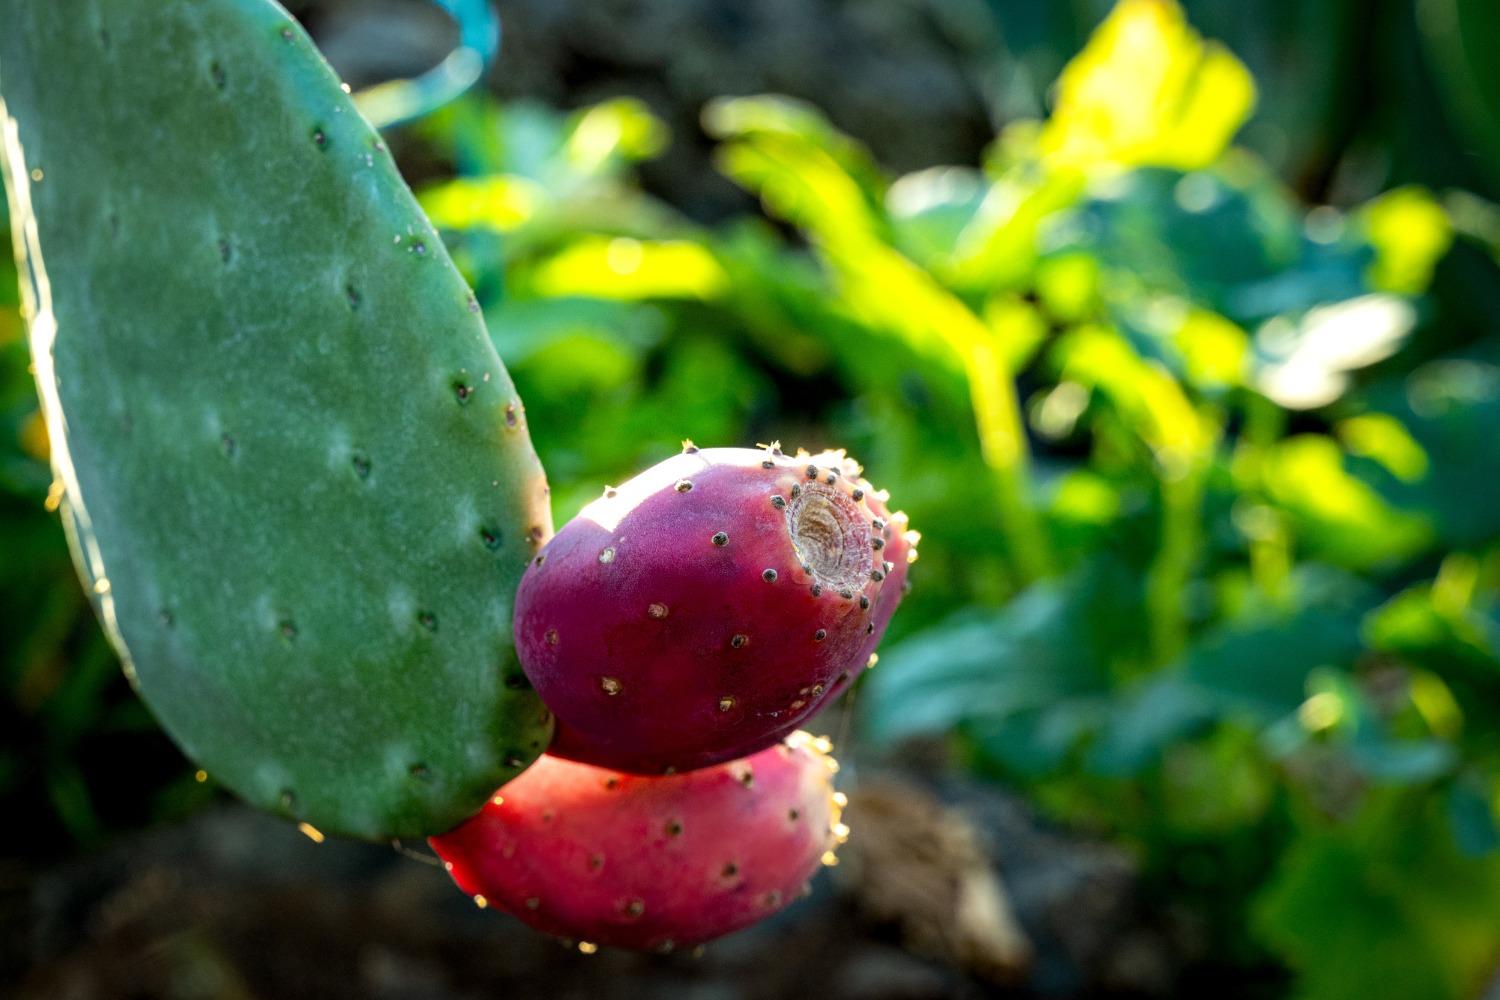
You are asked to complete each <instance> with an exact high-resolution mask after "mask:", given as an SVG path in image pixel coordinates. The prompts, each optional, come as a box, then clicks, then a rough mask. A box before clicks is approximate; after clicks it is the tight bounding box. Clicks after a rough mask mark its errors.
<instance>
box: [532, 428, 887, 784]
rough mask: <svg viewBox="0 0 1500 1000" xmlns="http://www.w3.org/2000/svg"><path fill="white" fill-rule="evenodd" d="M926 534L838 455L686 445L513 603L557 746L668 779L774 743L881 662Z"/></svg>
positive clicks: (558, 544) (607, 508)
mask: <svg viewBox="0 0 1500 1000" xmlns="http://www.w3.org/2000/svg"><path fill="white" fill-rule="evenodd" d="M915 540H916V533H915V532H908V531H907V530H906V516H905V515H904V514H901V513H896V514H891V513H890V511H889V510H888V509H887V508H886V495H885V494H884V493H883V492H881V491H878V490H875V489H874V488H872V487H871V486H870V484H869V483H867V482H865V481H864V480H863V479H862V478H860V468H859V466H858V465H857V464H855V463H854V462H853V461H851V460H850V459H848V458H847V457H845V455H844V453H843V452H825V453H823V454H820V455H815V456H808V455H806V454H805V453H804V454H800V455H798V456H796V457H791V456H787V455H784V454H782V453H781V450H780V448H779V447H778V446H774V445H773V446H771V447H768V448H765V449H759V450H757V449H749V448H716V449H704V450H699V449H697V448H694V447H692V445H691V444H688V445H687V446H686V447H685V448H684V451H683V453H682V454H680V455H676V456H674V457H672V458H670V459H668V460H667V461H664V462H662V463H660V464H658V465H656V466H653V467H652V468H650V469H648V470H646V471H645V472H643V473H641V474H640V475H638V476H636V477H635V478H634V479H632V480H630V481H629V482H627V483H625V484H624V485H622V486H620V487H618V488H617V489H616V488H611V489H607V490H605V493H604V496H603V497H602V498H600V499H599V500H596V501H594V502H593V503H591V504H589V505H588V506H587V507H585V508H584V509H583V510H582V511H581V512H580V513H579V515H578V516H577V517H575V518H574V519H573V520H572V521H570V522H569V523H568V524H567V525H565V526H564V527H563V528H562V530H561V531H559V532H558V533H557V535H556V536H555V537H554V538H553V539H552V541H551V542H550V543H548V545H547V546H546V548H544V549H543V550H542V551H541V552H540V553H539V554H538V555H537V557H536V558H535V559H533V560H532V562H531V565H530V566H529V567H528V568H527V570H526V573H525V575H524V576H523V577H522V579H521V585H520V589H519V590H518V592H517V595H516V615H515V640H516V651H517V653H518V654H519V655H520V658H521V665H522V668H523V669H524V670H525V671H526V674H527V676H528V677H529V678H530V679H531V682H532V684H533V685H534V686H535V687H536V690H537V693H538V694H540V695H541V697H542V700H543V701H544V702H545V703H546V704H547V706H548V707H549V708H550V709H551V710H552V712H553V713H554V715H555V716H556V717H557V735H556V737H555V738H554V740H553V743H552V746H551V747H550V748H549V752H550V753H553V754H556V755H558V756H562V757H568V758H571V759H574V760H579V761H584V762H586V763H592V764H598V765H601V766H604V767H613V768H618V769H620V770H625V771H633V772H636V773H640V774H661V773H667V772H668V771H671V770H677V771H687V770H691V769H693V768H696V767H704V766H707V765H710V764H714V763H718V762H720V761H725V760H732V759H734V758H737V757H742V756H744V755H746V754H749V753H754V752H755V751H757V750H760V749H762V748H764V747H766V746H769V745H770V744H772V743H774V742H775V741H776V740H777V739H779V738H781V737H782V736H784V735H786V734H787V733H789V732H791V731H792V730H793V729H795V728H796V727H797V726H798V725H799V724H801V723H802V722H803V721H804V720H806V719H807V718H808V717H809V716H810V715H812V714H813V713H814V712H816V711H817V710H818V709H819V708H820V707H821V706H822V705H823V704H824V703H825V702H827V701H828V700H829V699H831V698H832V697H834V696H835V695H837V694H838V693H840V692H841V691H843V690H844V689H845V688H847V687H848V686H849V684H851V683H852V682H853V680H854V679H855V677H857V676H858V674H859V672H860V671H861V670H862V669H864V668H865V666H866V664H867V663H868V662H869V661H870V659H871V654H872V653H873V652H874V649H875V646H876V644H877V643H878V642H879V641H880V637H881V635H882V633H883V632H884V631H885V627H886V625H887V623H888V622H889V621H890V618H891V615H892V613H893V612H894V611H895V609H896V605H897V604H898V603H899V602H900V600H901V595H902V589H903V586H904V584H905V581H906V569H907V562H908V554H909V552H910V546H911V545H912V544H914V542H915Z"/></svg>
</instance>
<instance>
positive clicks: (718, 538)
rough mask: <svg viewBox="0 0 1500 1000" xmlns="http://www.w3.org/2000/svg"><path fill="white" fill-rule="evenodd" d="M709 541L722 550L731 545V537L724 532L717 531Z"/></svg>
mask: <svg viewBox="0 0 1500 1000" xmlns="http://www.w3.org/2000/svg"><path fill="white" fill-rule="evenodd" d="M709 541H711V542H713V543H714V544H715V545H717V546H719V547H720V548H722V547H723V546H725V545H728V544H729V535H728V534H727V533H726V532H723V531H715V532H714V536H713V537H712V538H710V539H709Z"/></svg>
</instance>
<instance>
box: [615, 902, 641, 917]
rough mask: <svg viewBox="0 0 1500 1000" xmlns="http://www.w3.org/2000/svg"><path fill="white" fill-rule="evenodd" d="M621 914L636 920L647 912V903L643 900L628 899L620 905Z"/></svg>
mask: <svg viewBox="0 0 1500 1000" xmlns="http://www.w3.org/2000/svg"><path fill="white" fill-rule="evenodd" d="M620 912H621V913H623V914H625V916H627V917H629V918H630V919H632V920H634V919H636V918H638V917H640V916H641V914H643V913H645V912H646V901H645V900H643V899H627V900H623V901H622V902H621V904H620Z"/></svg>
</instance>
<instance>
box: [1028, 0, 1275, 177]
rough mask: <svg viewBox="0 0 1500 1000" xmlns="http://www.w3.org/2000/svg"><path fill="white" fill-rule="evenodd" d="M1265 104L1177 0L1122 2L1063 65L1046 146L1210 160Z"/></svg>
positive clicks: (1184, 162)
mask: <svg viewBox="0 0 1500 1000" xmlns="http://www.w3.org/2000/svg"><path fill="white" fill-rule="evenodd" d="M1254 105H1255V83H1254V81H1253V80H1252V79H1251V78H1250V73H1249V71H1248V70H1246V69H1245V67H1244V65H1243V64H1241V63H1240V61H1239V60H1238V59H1236V58H1235V57H1234V56H1233V55H1232V54H1231V53H1230V52H1229V51H1228V50H1227V49H1225V48H1224V47H1223V46H1221V45H1219V44H1218V43H1216V42H1204V41H1203V40H1202V38H1200V37H1199V35H1198V33H1197V32H1195V31H1194V30H1193V29H1192V28H1191V27H1190V26H1189V25H1188V23H1187V21H1186V19H1185V18H1184V17H1183V14H1182V10H1181V8H1179V7H1178V6H1177V4H1176V3H1175V2H1173V0H1120V2H1119V3H1117V4H1116V5H1115V8H1114V10H1113V11H1112V12H1111V13H1110V15H1109V16H1108V17H1107V18H1105V20H1104V22H1103V23H1102V24H1100V25H1099V27H1098V28H1097V29H1096V30H1095V32H1094V34H1093V36H1092V37H1091V38H1090V39H1089V43H1088V45H1087V46H1086V47H1085V48H1084V50H1083V51H1082V52H1081V53H1079V54H1078V55H1077V56H1076V57H1074V59H1073V61H1072V62H1070V63H1069V64H1068V65H1067V67H1066V68H1065V69H1064V70H1063V73H1062V76H1061V77H1060V78H1059V80H1058V83H1057V101H1056V105H1055V107H1054V108H1053V111H1052V116H1051V118H1049V119H1048V121H1047V125H1046V127H1045V128H1044V130H1043V132H1042V135H1041V140H1040V149H1041V152H1042V154H1043V155H1044V156H1045V157H1047V158H1048V159H1049V160H1051V161H1053V162H1055V163H1057V164H1060V165H1064V166H1068V167H1078V168H1083V169H1087V168H1089V167H1094V166H1098V165H1116V166H1163V167H1175V168H1178V169H1182V170H1191V169H1194V168H1196V167H1203V166H1207V165H1208V164H1210V163H1212V162H1213V161H1214V160H1216V159H1217V158H1218V157H1219V155H1220V154H1221V153H1222V152H1223V151H1224V149H1225V148H1226V147H1227V146H1228V144H1229V141H1230V140H1231V139H1232V138H1233V137H1234V134H1235V132H1237V131H1238V130H1239V127H1240V125H1242V124H1243V123H1244V121H1245V119H1246V118H1248V117H1249V115H1250V111H1251V109H1252V108H1253V107H1254Z"/></svg>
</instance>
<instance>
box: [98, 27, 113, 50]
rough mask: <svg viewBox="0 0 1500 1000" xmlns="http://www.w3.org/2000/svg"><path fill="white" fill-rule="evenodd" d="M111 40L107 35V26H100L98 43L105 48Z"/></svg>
mask: <svg viewBox="0 0 1500 1000" xmlns="http://www.w3.org/2000/svg"><path fill="white" fill-rule="evenodd" d="M111 42H112V39H111V38H110V37H109V29H108V28H100V29H99V44H100V45H101V46H102V47H104V48H106V49H107V48H109V47H110V44H111Z"/></svg>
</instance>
